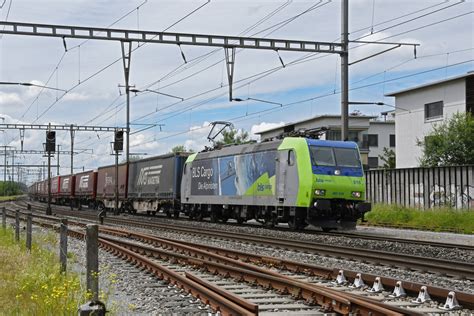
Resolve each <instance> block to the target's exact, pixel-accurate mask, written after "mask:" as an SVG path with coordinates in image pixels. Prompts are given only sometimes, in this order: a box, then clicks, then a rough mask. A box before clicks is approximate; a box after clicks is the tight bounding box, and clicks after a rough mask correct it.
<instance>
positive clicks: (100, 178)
mask: <svg viewBox="0 0 474 316" xmlns="http://www.w3.org/2000/svg"><path fill="white" fill-rule="evenodd" d="M127 170H128V168H127V164H120V165H119V166H118V177H117V175H116V172H115V165H111V166H106V167H100V168H99V169H98V170H97V193H96V205H97V208H98V209H100V210H102V209H114V208H115V196H116V195H115V190H116V185H115V183H116V181H118V198H119V205H118V207H119V208H121V207H122V204H123V202H124V200H125V198H126V197H127V178H128V177H127ZM117 178H118V180H117Z"/></svg>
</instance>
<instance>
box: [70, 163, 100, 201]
mask: <svg viewBox="0 0 474 316" xmlns="http://www.w3.org/2000/svg"><path fill="white" fill-rule="evenodd" d="M74 181H75V185H74V197H75V203H76V204H77V206H78V207H79V209H80V208H81V206H82V205H87V206H88V207H89V208H94V207H95V202H96V199H95V198H96V192H97V171H93V170H90V171H85V172H81V173H77V174H76V175H75V179H74Z"/></svg>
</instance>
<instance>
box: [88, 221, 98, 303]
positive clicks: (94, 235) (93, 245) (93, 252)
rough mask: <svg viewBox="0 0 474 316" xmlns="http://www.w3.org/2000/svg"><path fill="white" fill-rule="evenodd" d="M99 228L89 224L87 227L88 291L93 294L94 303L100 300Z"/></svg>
mask: <svg viewBox="0 0 474 316" xmlns="http://www.w3.org/2000/svg"><path fill="white" fill-rule="evenodd" d="M98 237H99V226H98V225H96V224H88V225H87V226H86V267H87V291H90V292H91V293H92V298H91V300H92V301H98V300H99V248H98Z"/></svg>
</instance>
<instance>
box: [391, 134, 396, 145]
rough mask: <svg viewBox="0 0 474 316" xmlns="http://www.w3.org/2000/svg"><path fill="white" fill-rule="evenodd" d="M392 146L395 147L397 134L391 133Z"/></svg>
mask: <svg viewBox="0 0 474 316" xmlns="http://www.w3.org/2000/svg"><path fill="white" fill-rule="evenodd" d="M390 147H395V135H394V134H390Z"/></svg>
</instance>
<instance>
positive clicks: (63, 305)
mask: <svg viewBox="0 0 474 316" xmlns="http://www.w3.org/2000/svg"><path fill="white" fill-rule="evenodd" d="M37 238H42V239H41V240H40V241H39V242H40V243H41V246H39V244H38V243H33V247H32V250H31V253H29V252H28V251H27V250H26V248H25V246H24V241H22V242H21V243H20V244H18V243H16V242H15V241H14V233H13V230H12V229H6V230H3V229H0V315H76V314H77V309H78V306H79V305H80V304H81V303H83V302H85V301H86V300H87V297H86V292H85V290H84V289H82V287H81V282H80V279H79V276H78V275H77V274H74V273H71V272H68V273H67V274H61V273H59V260H58V258H57V255H56V254H54V253H52V252H50V251H48V250H46V249H45V248H46V247H45V248H43V246H44V244H49V243H51V242H53V243H54V244H55V242H56V240H55V236H51V235H46V236H38V235H37Z"/></svg>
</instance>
